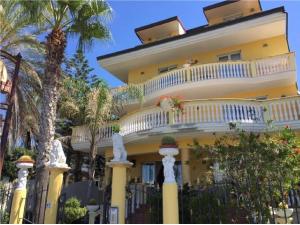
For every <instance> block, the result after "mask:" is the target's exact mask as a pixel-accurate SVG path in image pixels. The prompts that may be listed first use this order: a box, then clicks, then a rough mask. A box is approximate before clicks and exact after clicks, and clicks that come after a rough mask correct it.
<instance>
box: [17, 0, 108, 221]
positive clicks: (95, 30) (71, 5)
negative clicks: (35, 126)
mask: <svg viewBox="0 0 300 225" xmlns="http://www.w3.org/2000/svg"><path fill="white" fill-rule="evenodd" d="M19 3H20V5H21V6H22V7H23V9H24V11H23V13H24V14H23V15H24V16H27V17H28V18H30V20H31V21H32V24H36V25H37V26H42V27H45V28H47V29H48V30H49V33H47V35H46V41H45V47H46V59H45V60H46V66H45V70H44V75H43V79H42V85H43V91H42V106H41V119H40V131H39V132H40V137H39V142H38V151H39V152H38V158H37V174H36V193H37V196H36V197H37V198H36V199H37V201H36V207H35V208H36V212H35V222H36V223H43V214H44V207H40V206H44V205H45V203H44V202H43V201H44V199H45V194H42V193H43V190H45V189H46V188H47V184H48V176H49V174H48V171H47V170H46V168H45V166H46V165H47V163H48V161H49V153H50V150H51V144H52V141H53V139H54V133H55V119H56V104H57V100H58V91H57V90H58V83H59V79H60V77H61V64H62V61H63V58H64V53H65V48H66V44H67V35H68V34H70V35H72V36H73V37H77V38H78V47H79V48H82V49H86V48H87V47H91V46H92V44H93V41H94V40H95V39H108V38H109V37H110V33H109V31H108V29H107V28H106V27H105V26H104V25H103V24H104V23H103V22H104V20H105V19H107V18H108V17H109V16H110V14H111V8H110V7H109V5H108V4H107V3H106V2H105V1H99V0H89V1H88V0H76V1H74V0H44V1H24V0H20V1H19ZM41 200H42V201H41Z"/></svg>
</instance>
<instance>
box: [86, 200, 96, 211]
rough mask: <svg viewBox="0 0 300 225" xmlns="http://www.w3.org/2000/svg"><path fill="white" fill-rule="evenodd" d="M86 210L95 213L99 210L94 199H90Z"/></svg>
mask: <svg viewBox="0 0 300 225" xmlns="http://www.w3.org/2000/svg"><path fill="white" fill-rule="evenodd" d="M86 208H87V209H88V210H89V212H95V211H96V210H97V209H98V208H99V205H98V204H97V201H96V200H95V199H90V201H89V203H88V205H87V206H86Z"/></svg>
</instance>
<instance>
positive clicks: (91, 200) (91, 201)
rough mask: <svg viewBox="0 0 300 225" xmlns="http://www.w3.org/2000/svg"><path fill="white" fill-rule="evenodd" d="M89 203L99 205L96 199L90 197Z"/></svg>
mask: <svg viewBox="0 0 300 225" xmlns="http://www.w3.org/2000/svg"><path fill="white" fill-rule="evenodd" d="M89 205H97V201H96V200H95V199H93V198H92V199H90V201H89Z"/></svg>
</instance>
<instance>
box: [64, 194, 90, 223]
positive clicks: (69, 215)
mask: <svg viewBox="0 0 300 225" xmlns="http://www.w3.org/2000/svg"><path fill="white" fill-rule="evenodd" d="M86 213H87V209H86V208H85V207H81V206H80V201H79V200H78V199H77V198H75V197H72V198H69V199H68V200H67V201H66V203H65V208H64V222H65V223H72V222H74V221H76V220H78V219H80V218H82V217H84V216H85V214H86Z"/></svg>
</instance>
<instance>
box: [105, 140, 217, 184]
mask: <svg viewBox="0 0 300 225" xmlns="http://www.w3.org/2000/svg"><path fill="white" fill-rule="evenodd" d="M195 137H197V135H195ZM177 140H178V146H179V150H180V151H182V149H183V150H185V151H186V150H188V149H189V144H192V143H193V138H181V139H177ZM198 140H199V142H200V143H201V144H213V143H214V141H215V137H214V136H212V135H205V136H203V137H201V138H199V139H198ZM159 145H160V141H159V140H156V141H153V142H152V143H151V144H131V145H125V148H126V150H127V152H128V160H129V161H133V160H134V161H135V165H134V166H133V167H131V168H129V169H128V173H127V181H130V180H135V179H136V178H138V180H139V181H141V174H142V164H144V163H150V162H157V161H161V160H162V156H161V155H159V153H158V150H159ZM105 155H106V158H107V160H108V159H109V158H111V157H112V155H113V153H112V149H106V151H105ZM176 161H181V154H180V153H179V154H178V155H177V156H176ZM202 161H203V159H202V158H200V159H199V158H197V157H195V155H194V153H193V152H190V161H188V162H187V163H188V164H189V165H190V177H191V181H192V183H193V184H195V183H196V182H197V178H199V179H200V181H201V183H206V182H207V181H206V180H207V179H209V178H208V177H209V176H208V177H207V175H210V171H209V169H208V167H209V161H207V162H206V164H203V162H202ZM106 176H111V174H110V173H109V172H108V173H107V174H106ZM106 180H110V179H109V178H108V177H106ZM109 182H110V181H107V183H109Z"/></svg>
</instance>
